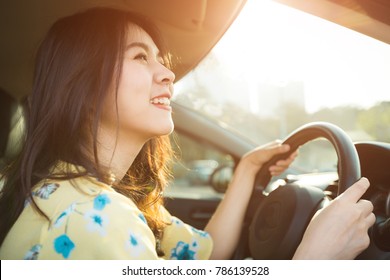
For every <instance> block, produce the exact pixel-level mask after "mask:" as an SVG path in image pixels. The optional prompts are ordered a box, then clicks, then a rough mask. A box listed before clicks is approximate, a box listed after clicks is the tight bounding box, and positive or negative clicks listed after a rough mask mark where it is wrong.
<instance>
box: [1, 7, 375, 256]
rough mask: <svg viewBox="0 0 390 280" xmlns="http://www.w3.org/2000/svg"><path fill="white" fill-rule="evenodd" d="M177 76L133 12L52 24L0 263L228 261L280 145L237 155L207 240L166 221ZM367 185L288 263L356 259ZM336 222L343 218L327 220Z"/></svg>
mask: <svg viewBox="0 0 390 280" xmlns="http://www.w3.org/2000/svg"><path fill="white" fill-rule="evenodd" d="M174 79H175V76H174V74H173V73H172V71H170V70H169V60H168V54H167V52H166V50H165V49H164V45H163V43H162V40H161V38H160V37H159V35H158V32H157V30H156V29H155V27H153V25H151V24H150V23H149V22H148V21H147V20H146V19H144V18H142V17H141V16H139V15H135V14H132V13H128V12H123V11H119V10H115V9H109V8H95V9H91V10H88V11H86V12H83V13H79V14H75V15H73V16H69V17H66V18H63V19H61V20H59V21H58V22H56V23H55V24H54V25H53V26H52V28H51V29H50V31H49V33H48V34H47V36H46V38H45V40H44V41H43V42H42V44H41V47H40V50H39V52H38V56H37V61H36V69H35V77H34V86H33V92H32V95H31V96H30V97H29V100H28V101H29V102H28V106H27V107H28V112H27V132H26V138H25V144H24V148H23V150H22V152H21V154H20V157H19V158H18V159H17V160H16V161H15V162H14V164H13V165H12V166H11V167H10V168H9V169H8V170H7V173H6V178H7V180H6V183H5V185H4V187H3V190H2V194H1V201H0V215H1V219H0V223H1V235H0V242H1V243H2V245H1V248H0V258H1V259H22V258H24V259H157V258H165V259H207V258H214V259H226V258H229V257H230V256H231V254H232V253H233V251H234V249H235V247H236V245H237V243H238V238H239V234H240V228H241V225H242V221H243V218H244V213H245V209H246V206H247V204H248V201H249V198H250V195H251V192H252V189H251V188H252V186H253V182H254V178H255V174H256V173H257V171H258V170H259V169H260V168H261V166H262V165H263V164H264V163H265V162H266V161H268V160H269V159H270V158H271V157H272V156H274V155H276V154H279V153H284V152H286V151H288V149H289V147H288V146H287V145H280V144H278V143H276V142H275V143H271V144H269V145H267V146H264V147H261V148H258V149H255V150H253V151H251V152H249V153H248V154H247V155H245V156H244V157H243V158H242V160H241V161H240V163H239V164H238V166H237V169H236V172H235V175H234V178H233V180H232V182H231V185H230V187H229V189H228V191H227V192H226V194H225V197H224V199H223V200H222V202H221V203H220V205H219V207H218V209H217V211H216V213H215V214H214V216H213V217H212V219H211V220H210V222H209V223H208V225H207V227H206V228H205V231H200V230H197V229H194V228H192V227H191V226H189V225H186V224H184V223H183V222H181V221H180V220H178V219H177V218H175V217H172V216H170V214H169V213H168V212H167V211H166V210H165V208H164V207H163V205H162V197H161V194H162V192H163V190H164V186H165V185H166V181H167V178H168V175H169V173H168V169H167V164H168V163H169V160H170V156H171V148H170V144H169V140H168V136H167V135H168V134H170V133H171V132H172V130H173V122H172V118H171V113H172V112H171V107H170V99H171V97H172V85H173V82H174ZM295 156H296V154H295V153H293V155H292V156H290V157H289V158H287V159H286V160H282V161H279V162H278V163H277V164H276V165H274V166H272V167H271V168H270V172H271V174H272V175H276V174H279V173H281V172H283V170H285V169H286V168H287V166H288V165H289V164H290V163H291V161H292V160H293V159H294V157H295ZM367 188H368V181H367V180H365V179H363V180H361V181H359V182H358V183H356V184H355V185H353V186H352V187H351V188H350V189H348V191H347V192H346V193H345V194H344V195H342V196H341V197H340V198H339V199H337V200H335V201H334V202H332V203H331V205H330V206H328V207H327V208H325V209H324V210H323V211H322V212H321V213H319V214H318V215H317V216H316V217H315V218H314V219H313V221H312V222H311V224H310V225H309V227H308V230H307V231H306V233H305V236H304V239H303V241H302V243H301V245H300V246H299V248H298V250H297V252H296V254H295V256H294V257H295V258H327V259H329V258H353V257H355V256H356V255H357V254H358V253H359V252H360V251H361V250H363V249H364V248H366V247H367V246H368V241H369V240H368V236H367V229H368V227H370V226H371V225H372V223H373V220H374V216H373V214H372V205H371V203H369V202H367V201H363V200H360V201H359V202H358V203H356V202H357V201H358V200H359V199H360V197H361V196H362V194H363V193H364V191H365V190H366V189H367ZM336 213H343V216H344V217H345V218H344V220H342V221H340V222H336V223H335V222H334V219H333V215H335V214H336ZM330 226H332V227H330ZM324 228H325V229H326V232H328V233H327V234H326V236H325V235H324V234H323V233H324V232H325V231H324ZM329 230H330V231H331V233H329ZM226 232H229V234H226ZM334 238H337V241H336V242H335V241H334ZM318 240H321V244H319V243H318Z"/></svg>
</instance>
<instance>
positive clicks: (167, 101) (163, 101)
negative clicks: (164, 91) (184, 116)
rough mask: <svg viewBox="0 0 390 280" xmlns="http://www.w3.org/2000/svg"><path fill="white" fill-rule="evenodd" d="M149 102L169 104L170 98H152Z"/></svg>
mask: <svg viewBox="0 0 390 280" xmlns="http://www.w3.org/2000/svg"><path fill="white" fill-rule="evenodd" d="M150 103H152V104H155V105H165V106H169V105H171V100H170V99H169V98H168V97H160V98H153V99H152V100H150Z"/></svg>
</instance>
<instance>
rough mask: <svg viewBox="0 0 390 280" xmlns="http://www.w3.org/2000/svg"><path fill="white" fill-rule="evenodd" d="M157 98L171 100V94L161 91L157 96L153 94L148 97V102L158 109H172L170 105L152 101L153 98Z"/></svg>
mask: <svg viewBox="0 0 390 280" xmlns="http://www.w3.org/2000/svg"><path fill="white" fill-rule="evenodd" d="M158 98H168V99H169V100H171V94H169V93H163V94H160V95H157V96H154V97H153V98H151V99H150V104H152V105H153V106H155V107H157V108H159V109H162V110H166V111H170V112H171V111H172V107H171V105H164V104H158V103H157V104H156V103H152V100H154V99H158Z"/></svg>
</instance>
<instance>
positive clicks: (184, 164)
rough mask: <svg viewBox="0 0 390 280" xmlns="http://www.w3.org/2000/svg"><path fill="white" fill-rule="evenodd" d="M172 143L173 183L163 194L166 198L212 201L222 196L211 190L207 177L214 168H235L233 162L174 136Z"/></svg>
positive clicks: (207, 147)
mask: <svg viewBox="0 0 390 280" xmlns="http://www.w3.org/2000/svg"><path fill="white" fill-rule="evenodd" d="M172 143H173V147H174V150H175V154H176V158H175V161H174V164H173V177H174V178H173V180H172V182H171V184H170V186H169V187H168V189H167V191H166V195H167V196H169V197H182V198H194V197H196V198H199V199H203V198H214V197H221V196H222V194H220V193H218V192H217V191H215V190H214V189H213V187H212V186H211V184H210V176H211V174H212V173H213V172H214V170H216V169H217V168H220V167H223V166H227V165H228V166H232V167H233V165H234V160H233V158H232V157H231V156H230V155H228V154H225V153H222V152H221V151H218V150H217V149H216V148H215V147H213V146H211V145H209V144H207V143H205V142H202V141H200V140H199V139H194V138H191V137H189V136H186V135H183V134H180V133H178V132H175V133H174V134H173V135H172Z"/></svg>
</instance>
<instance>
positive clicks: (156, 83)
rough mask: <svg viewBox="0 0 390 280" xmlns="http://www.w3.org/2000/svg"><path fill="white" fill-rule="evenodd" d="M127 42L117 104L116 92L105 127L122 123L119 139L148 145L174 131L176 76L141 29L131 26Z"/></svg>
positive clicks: (105, 115) (110, 97)
mask: <svg viewBox="0 0 390 280" xmlns="http://www.w3.org/2000/svg"><path fill="white" fill-rule="evenodd" d="M126 43H127V44H126V49H125V54H124V60H123V68H122V73H121V76H120V81H119V88H118V95H117V101H116V98H115V90H113V91H112V92H111V93H109V95H108V97H107V100H106V102H105V107H106V108H105V111H104V112H103V118H102V125H103V126H106V128H108V129H111V130H112V129H117V127H118V126H117V125H118V121H119V135H118V136H119V137H126V139H129V140H138V141H143V142H145V141H147V140H149V139H150V138H152V137H155V136H160V135H166V134H169V133H171V132H172V130H173V121H172V116H171V113H172V108H171V106H170V99H171V97H172V91H173V81H174V79H175V75H174V74H173V72H172V71H170V70H169V69H167V68H166V67H165V66H164V62H163V59H162V57H161V56H160V52H159V50H158V48H157V46H156V45H155V43H154V42H153V40H152V38H151V37H150V36H149V35H148V34H147V33H146V32H145V31H144V30H142V29H141V28H139V27H138V26H135V25H130V26H129V28H128V34H127V42H126ZM116 106H117V107H116Z"/></svg>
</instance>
